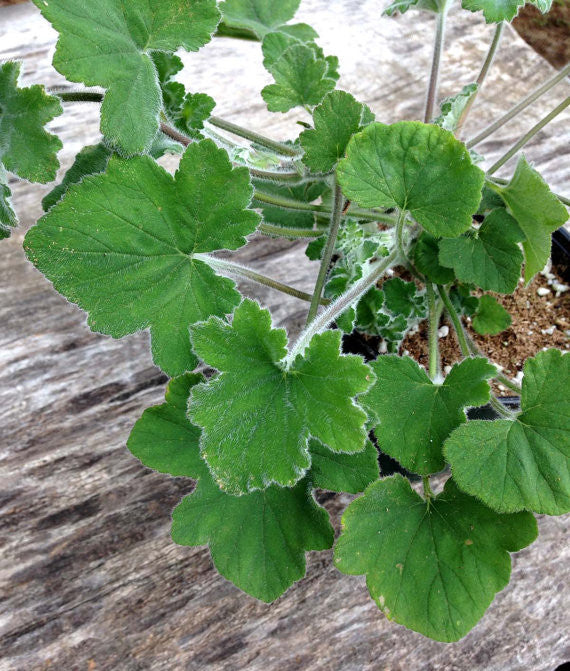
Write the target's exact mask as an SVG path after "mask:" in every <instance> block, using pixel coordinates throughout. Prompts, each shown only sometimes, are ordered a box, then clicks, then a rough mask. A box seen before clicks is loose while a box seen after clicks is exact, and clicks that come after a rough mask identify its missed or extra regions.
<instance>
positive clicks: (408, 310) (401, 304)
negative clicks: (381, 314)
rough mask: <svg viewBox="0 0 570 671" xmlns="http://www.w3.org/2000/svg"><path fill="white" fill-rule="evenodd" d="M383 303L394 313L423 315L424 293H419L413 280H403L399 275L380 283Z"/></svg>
mask: <svg viewBox="0 0 570 671" xmlns="http://www.w3.org/2000/svg"><path fill="white" fill-rule="evenodd" d="M382 291H383V292H384V298H385V300H384V305H385V306H386V308H387V309H388V310H390V312H393V313H394V314H395V315H403V316H404V317H410V316H412V317H419V316H425V313H426V304H425V298H424V294H423V293H422V294H419V293H418V290H417V288H416V285H415V284H414V283H413V282H404V280H402V279H400V278H399V277H394V278H392V279H390V280H386V281H385V282H384V284H383V285H382Z"/></svg>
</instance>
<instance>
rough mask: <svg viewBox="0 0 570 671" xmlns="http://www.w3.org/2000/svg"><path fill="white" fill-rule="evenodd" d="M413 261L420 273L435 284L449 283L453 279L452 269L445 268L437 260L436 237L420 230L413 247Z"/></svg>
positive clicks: (437, 247) (437, 244)
mask: <svg viewBox="0 0 570 671" xmlns="http://www.w3.org/2000/svg"><path fill="white" fill-rule="evenodd" d="M414 262H415V264H416V268H417V269H418V270H419V271H420V273H422V274H423V275H425V276H426V277H427V278H428V279H430V280H431V281H432V282H435V283H436V284H449V283H450V282H453V280H454V279H455V274H454V272H453V270H451V269H450V268H445V267H444V266H442V265H441V263H440V262H439V242H438V240H437V238H435V237H434V236H433V235H430V234H429V233H426V232H425V231H423V232H422V234H421V235H420V237H419V238H418V241H417V242H416V246H415V247H414Z"/></svg>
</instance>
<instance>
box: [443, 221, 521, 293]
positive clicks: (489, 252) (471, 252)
mask: <svg viewBox="0 0 570 671" xmlns="http://www.w3.org/2000/svg"><path fill="white" fill-rule="evenodd" d="M524 237H525V236H524V234H523V233H522V231H521V229H520V228H519V226H518V224H517V222H516V220H515V219H513V217H511V216H510V215H509V214H508V213H507V212H506V211H505V210H504V209H497V210H493V212H491V214H490V215H489V216H488V217H486V219H485V221H484V222H483V224H482V226H481V228H480V229H479V230H478V231H477V232H474V233H467V234H466V235H463V236H460V237H459V238H444V239H443V240H440V242H439V260H440V262H441V263H442V264H443V265H444V266H448V267H449V268H453V270H454V271H455V275H456V277H457V279H459V280H461V282H468V283H470V284H471V283H472V284H476V285H477V286H478V287H480V288H481V289H483V290H485V291H496V292H498V293H501V294H510V293H512V292H513V291H514V290H515V289H516V288H517V284H518V281H519V278H520V276H521V265H522V262H523V255H522V252H521V250H520V249H519V246H518V244H517V243H519V242H521V241H522V240H523V239H524Z"/></svg>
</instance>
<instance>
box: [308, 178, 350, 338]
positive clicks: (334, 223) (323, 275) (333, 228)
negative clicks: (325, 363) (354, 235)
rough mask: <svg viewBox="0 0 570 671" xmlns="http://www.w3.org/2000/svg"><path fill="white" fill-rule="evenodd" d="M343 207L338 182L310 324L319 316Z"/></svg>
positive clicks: (310, 312) (311, 307)
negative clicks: (318, 312)
mask: <svg viewBox="0 0 570 671" xmlns="http://www.w3.org/2000/svg"><path fill="white" fill-rule="evenodd" d="M343 209H344V196H343V195H342V190H341V188H340V186H339V185H338V184H335V187H334V199H333V209H332V212H331V222H330V226H329V230H328V234H327V240H326V242H325V248H324V250H323V257H322V259H321V265H320V267H319V274H318V275H317V281H316V283H315V289H314V291H313V297H312V299H311V305H310V306H309V313H308V314H307V321H306V325H308V324H310V323H311V322H312V321H313V319H314V318H315V317H316V316H317V311H318V309H319V303H320V299H321V296H322V293H323V287H324V286H325V281H326V279H327V273H328V271H329V266H330V263H331V259H332V255H333V252H334V246H335V242H336V237H337V235H338V229H339V227H340V221H341V217H342V212H343Z"/></svg>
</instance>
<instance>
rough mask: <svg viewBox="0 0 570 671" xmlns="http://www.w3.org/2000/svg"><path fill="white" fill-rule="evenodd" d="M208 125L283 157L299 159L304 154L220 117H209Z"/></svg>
mask: <svg viewBox="0 0 570 671" xmlns="http://www.w3.org/2000/svg"><path fill="white" fill-rule="evenodd" d="M207 123H209V124H211V125H212V126H216V128H221V129H222V130H225V131H228V132H229V133H233V134H234V135H237V136H238V137H243V138H244V139H245V140H249V141H250V142H255V144H258V145H260V146H261V147H266V148H267V149H271V150H272V151H274V152H275V153H276V154H280V155H281V156H294V157H297V156H300V154H301V153H302V152H300V151H299V149H297V148H296V147H290V146H289V145H286V144H282V143H281V142H276V141H275V140H271V139H270V138H268V137H265V136H264V135H260V134H259V133H256V132H255V131H252V130H249V129H248V128H243V127H242V126H238V125H237V124H235V123H232V122H231V121H226V120H225V119H220V117H217V116H211V117H209V119H208V121H207Z"/></svg>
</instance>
